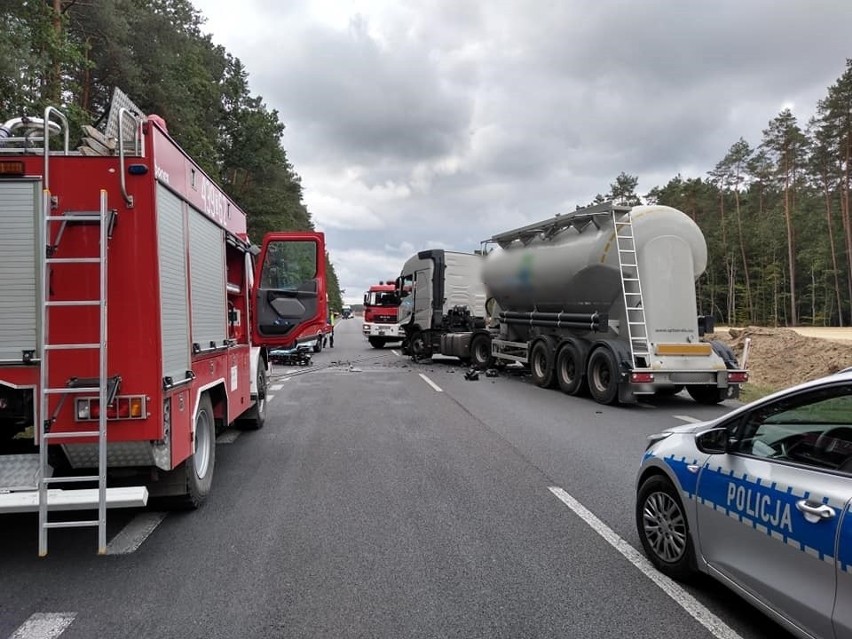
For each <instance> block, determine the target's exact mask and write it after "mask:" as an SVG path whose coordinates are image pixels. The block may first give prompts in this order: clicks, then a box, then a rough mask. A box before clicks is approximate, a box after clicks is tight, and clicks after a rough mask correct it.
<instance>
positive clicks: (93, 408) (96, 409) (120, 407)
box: [75, 395, 148, 422]
mask: <svg viewBox="0 0 852 639" xmlns="http://www.w3.org/2000/svg"><path fill="white" fill-rule="evenodd" d="M146 405H147V398H146V397H145V396H144V395H122V396H119V397H116V398H115V400H114V401H113V403H112V404H109V405H108V406H107V408H106V413H107V419H145V418H146V417H147V416H148V411H147V410H146ZM76 406H77V410H76V411H75V416H76V419H77V421H78V422H85V421H95V420H97V419H100V416H101V403H100V400H99V399H98V398H97V397H80V398H78V399H77V405H76Z"/></svg>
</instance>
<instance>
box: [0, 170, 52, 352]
mask: <svg viewBox="0 0 852 639" xmlns="http://www.w3.org/2000/svg"><path fill="white" fill-rule="evenodd" d="M0 211H2V212H3V232H2V233H0V255H2V256H3V266H2V267H0V281H2V282H3V283H2V285H0V286H2V291H3V304H2V305H0V361H2V360H6V361H10V360H11V361H16V362H20V361H21V354H22V353H23V352H24V351H35V350H36V348H37V346H38V333H37V332H36V331H37V328H36V327H37V326H38V324H39V320H38V308H39V307H38V296H39V294H40V293H39V283H40V281H41V274H40V273H39V269H38V267H37V264H38V260H37V253H36V246H35V243H34V238H38V237H39V235H40V229H39V228H37V224H38V222H39V221H40V220H41V218H42V215H41V184H40V182H39V181H38V180H8V181H7V180H4V181H3V182H0ZM43 250H44V248H42V251H43Z"/></svg>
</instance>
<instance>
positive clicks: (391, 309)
mask: <svg viewBox="0 0 852 639" xmlns="http://www.w3.org/2000/svg"><path fill="white" fill-rule="evenodd" d="M398 308H399V297H398V296H397V294H396V287H395V285H394V282H393V281H388V282H379V283H378V284H373V285H372V286H371V287H370V290H368V291H367V292H366V293H364V324H363V328H362V330H363V331H364V336H365V337H366V338H367V340H368V341H369V342H370V345H371V346H372V347H373V348H382V347H383V346H384V345H385V344H387V343H389V342H400V341H402V338H403V337H404V335H403V333H402V331H400V330H399V324H398V323H397V309H398Z"/></svg>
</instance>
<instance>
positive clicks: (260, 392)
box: [237, 359, 266, 430]
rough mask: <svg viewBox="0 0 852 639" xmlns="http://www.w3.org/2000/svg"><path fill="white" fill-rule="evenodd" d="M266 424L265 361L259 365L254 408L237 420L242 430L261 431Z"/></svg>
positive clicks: (260, 361)
mask: <svg viewBox="0 0 852 639" xmlns="http://www.w3.org/2000/svg"><path fill="white" fill-rule="evenodd" d="M265 423H266V365H265V364H264V362H263V359H260V360H259V361H258V363H257V400H255V403H254V406H252V407H251V408H249V409H248V410H247V411H246V412H245V414H244V415H243V416H242V417H240V419H239V420H237V426H238V427H239V428H240V429H242V430H260V429H261V428H263V425H264V424H265Z"/></svg>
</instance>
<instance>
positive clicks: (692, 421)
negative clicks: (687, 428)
mask: <svg viewBox="0 0 852 639" xmlns="http://www.w3.org/2000/svg"><path fill="white" fill-rule="evenodd" d="M672 417H674V418H675V419H679V420H680V421H682V422H686V423H687V424H695V423H698V422H701V421H704V420H702V419H698V418H697V417H690V416H689V415H672Z"/></svg>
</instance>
